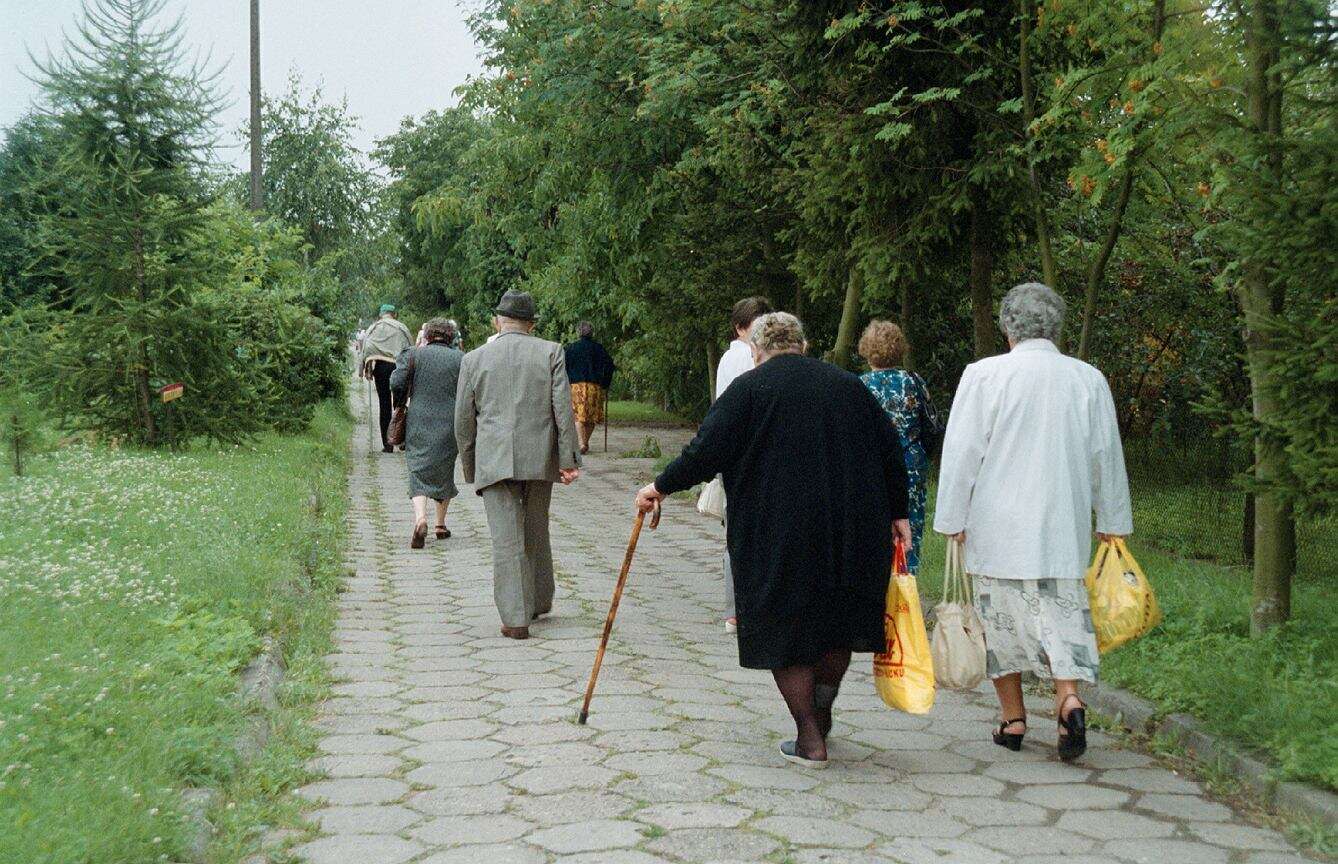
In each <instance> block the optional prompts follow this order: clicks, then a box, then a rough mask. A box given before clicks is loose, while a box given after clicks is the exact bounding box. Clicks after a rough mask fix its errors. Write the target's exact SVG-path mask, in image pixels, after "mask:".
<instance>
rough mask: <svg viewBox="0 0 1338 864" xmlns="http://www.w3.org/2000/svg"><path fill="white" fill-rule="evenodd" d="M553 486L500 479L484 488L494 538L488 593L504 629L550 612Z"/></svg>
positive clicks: (523, 625) (528, 622) (540, 482)
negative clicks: (550, 523)
mask: <svg viewBox="0 0 1338 864" xmlns="http://www.w3.org/2000/svg"><path fill="white" fill-rule="evenodd" d="M552 499H553V484H552V483H549V482H547V481H543V480H503V481H502V482H500V483H494V484H493V485H491V486H488V487H485V488H484V489H483V509H484V510H485V511H486V512H487V514H488V530H489V532H490V533H491V534H492V580H493V581H492V594H493V599H494V600H495V601H496V603H497V612H498V614H499V615H501V617H502V626H504V627H528V626H529V624H530V621H531V620H532V619H533V618H534V616H535V615H542V614H544V613H546V612H550V611H552V609H553V547H552V545H551V543H550V542H549V537H548V506H549V503H550V502H551V501H552Z"/></svg>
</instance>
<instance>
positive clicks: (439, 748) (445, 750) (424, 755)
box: [399, 738, 506, 762]
mask: <svg viewBox="0 0 1338 864" xmlns="http://www.w3.org/2000/svg"><path fill="white" fill-rule="evenodd" d="M505 750H506V745H504V744H499V743H498V742H496V741H488V740H486V739H476V738H470V739H464V740H460V741H428V742H425V743H423V744H415V745H414V746H413V747H410V748H409V749H407V750H404V751H402V752H401V753H400V754H399V755H401V756H404V757H406V758H409V759H416V760H418V761H419V762H475V761H478V760H480V759H491V758H493V757H495V756H498V755H500V754H501V753H502V752H503V751H505Z"/></svg>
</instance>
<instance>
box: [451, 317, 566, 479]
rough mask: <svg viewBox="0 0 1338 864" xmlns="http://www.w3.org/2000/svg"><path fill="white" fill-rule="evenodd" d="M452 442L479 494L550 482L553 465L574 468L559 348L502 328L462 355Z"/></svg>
mask: <svg viewBox="0 0 1338 864" xmlns="http://www.w3.org/2000/svg"><path fill="white" fill-rule="evenodd" d="M455 439H456V442H457V443H458V444H459V447H460V464H461V466H462V467H463V469H464V475H465V482H466V483H473V484H474V489H475V490H476V491H479V492H480V494H481V493H482V490H483V489H485V488H486V487H488V486H491V485H493V484H494V483H499V482H501V481H503V480H546V481H548V482H557V481H558V480H559V479H560V477H559V474H558V470H559V469H571V468H577V467H580V464H581V456H580V452H579V445H578V443H577V438H576V421H575V419H574V418H573V417H572V411H571V385H570V384H569V383H568V381H567V364H566V357H565V355H564V354H563V352H562V346H561V345H558V344H557V343H556V342H548V341H546V340H543V339H540V338H539V337H537V336H532V335H530V334H527V333H516V332H506V333H503V334H502V335H501V336H498V337H497V338H496V339H494V340H493V341H492V342H489V343H487V344H486V345H483V346H481V347H479V348H475V349H474V350H473V351H470V352H469V353H468V354H466V355H465V359H464V363H463V365H462V366H461V367H460V388H459V391H458V393H457V396H456V401H455Z"/></svg>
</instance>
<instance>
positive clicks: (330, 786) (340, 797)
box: [297, 777, 409, 805]
mask: <svg viewBox="0 0 1338 864" xmlns="http://www.w3.org/2000/svg"><path fill="white" fill-rule="evenodd" d="M408 791H409V784H407V783H404V782H401V781H399V780H391V779H389V778H387V777H350V778H344V779H340V780H319V781H317V782H315V783H309V784H307V785H306V786H303V787H302V788H301V789H298V790H297V794H298V795H301V796H302V797H303V798H310V799H313V800H323V801H328V802H330V803H331V804H342V805H349V804H386V803H388V802H391V801H398V800H399V799H400V798H403V797H404V795H405V793H407V792H408Z"/></svg>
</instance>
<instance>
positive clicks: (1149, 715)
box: [1082, 684, 1338, 828]
mask: <svg viewBox="0 0 1338 864" xmlns="http://www.w3.org/2000/svg"><path fill="white" fill-rule="evenodd" d="M1082 696H1083V699H1084V700H1086V701H1087V703H1088V704H1089V705H1091V706H1092V708H1094V709H1096V710H1097V711H1099V712H1101V713H1102V714H1105V715H1108V716H1110V717H1113V718H1114V719H1115V720H1116V721H1117V722H1118V723H1120V724H1121V725H1123V726H1125V727H1126V728H1128V729H1131V730H1133V731H1134V732H1139V733H1142V734H1145V735H1158V736H1161V737H1162V738H1167V739H1170V740H1172V741H1175V742H1177V743H1178V744H1179V745H1180V746H1182V747H1184V748H1185V750H1186V751H1188V752H1189V754H1190V755H1191V756H1192V757H1193V758H1194V759H1196V760H1197V761H1199V762H1204V763H1211V764H1215V765H1218V766H1220V767H1221V768H1223V769H1225V770H1226V771H1228V772H1230V773H1231V774H1232V775H1233V776H1234V777H1235V778H1236V779H1238V780H1239V781H1240V782H1241V783H1242V784H1243V785H1244V786H1246V787H1247V788H1248V789H1249V790H1250V791H1251V792H1253V793H1254V794H1255V795H1257V796H1258V797H1259V799H1260V800H1261V801H1263V802H1264V803H1265V804H1267V805H1269V806H1270V807H1272V808H1274V809H1275V810H1277V811H1279V812H1280V813H1282V814H1284V815H1288V816H1292V817H1293V818H1296V817H1300V818H1301V819H1304V820H1311V821H1315V822H1320V823H1322V824H1324V825H1326V826H1328V827H1330V828H1334V827H1338V795H1335V794H1334V793H1332V792H1330V791H1328V790H1327V789H1321V788H1319V787H1318V786H1313V785H1311V784H1309V783H1300V782H1294V781H1286V780H1284V781H1279V780H1278V779H1277V766H1276V765H1273V764H1271V763H1269V762H1265V761H1263V760H1261V759H1259V758H1257V757H1255V756H1251V755H1249V754H1246V753H1244V752H1242V751H1241V750H1240V749H1239V748H1237V747H1236V746H1234V745H1232V744H1230V743H1229V742H1226V741H1223V740H1221V739H1220V738H1217V737H1215V736H1213V735H1210V734H1208V733H1207V732H1205V731H1203V729H1202V727H1201V726H1200V725H1199V723H1198V721H1197V720H1195V719H1194V718H1193V717H1191V716H1189V715H1188V714H1164V713H1163V712H1161V711H1160V710H1159V709H1158V708H1157V706H1156V705H1154V704H1153V703H1152V702H1150V701H1148V700H1147V699H1144V698H1142V697H1141V696H1136V695H1134V694H1133V693H1130V692H1129V691H1127V690H1122V689H1120V688H1119V687H1114V686H1112V685H1110V684H1094V685H1084V686H1083V688H1082Z"/></svg>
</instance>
